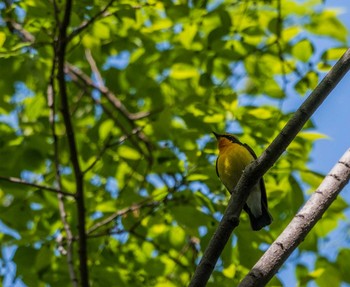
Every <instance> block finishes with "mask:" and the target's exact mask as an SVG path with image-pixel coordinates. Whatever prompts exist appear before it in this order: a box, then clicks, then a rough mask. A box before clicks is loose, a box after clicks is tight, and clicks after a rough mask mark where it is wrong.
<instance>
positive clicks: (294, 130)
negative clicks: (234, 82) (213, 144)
mask: <svg viewBox="0 0 350 287" xmlns="http://www.w3.org/2000/svg"><path fill="white" fill-rule="evenodd" d="M349 69H350V49H348V50H347V51H346V52H345V54H344V55H343V56H342V57H341V59H340V60H339V61H338V62H337V63H336V64H335V66H334V67H333V68H332V70H331V71H330V72H329V73H328V74H327V75H326V77H325V78H324V79H323V80H322V81H321V83H320V84H319V85H318V86H317V87H316V89H315V90H314V91H313V92H312V93H311V95H310V96H309V97H308V98H307V99H306V100H305V102H304V103H303V104H302V105H301V106H300V108H299V109H298V110H297V111H296V112H295V114H294V116H293V117H292V118H291V119H290V121H289V122H288V123H287V124H286V126H285V127H284V128H283V129H282V131H281V132H280V134H279V135H278V136H277V137H276V138H275V140H274V141H273V142H272V143H271V145H270V146H269V147H268V148H267V149H266V150H265V151H264V152H263V154H262V155H261V156H260V157H259V158H258V159H257V160H255V161H254V162H252V163H251V164H250V165H249V166H248V167H247V168H246V169H245V170H244V173H243V176H242V177H241V179H240V180H239V182H238V184H237V186H236V188H235V190H234V192H233V193H232V195H231V198H230V202H229V205H228V207H227V209H226V211H225V214H224V216H223V218H222V220H221V222H220V224H219V226H218V228H217V230H216V231H215V233H214V235H213V237H212V238H211V240H210V242H209V245H208V247H207V249H206V250H205V252H204V255H203V257H202V260H201V262H200V263H199V265H198V267H197V269H196V271H195V274H194V275H193V277H192V280H191V283H190V286H192V287H193V286H205V284H206V283H207V281H208V280H209V277H210V275H211V273H212V272H213V269H214V267H215V264H216V262H217V260H218V258H219V256H220V254H221V252H222V250H223V249H224V247H225V245H226V243H227V241H228V240H229V238H230V236H231V233H232V231H233V229H234V228H235V227H237V226H238V224H239V216H240V214H241V212H242V208H243V205H244V203H245V202H246V200H247V198H248V196H249V191H250V190H251V189H252V187H253V186H254V185H255V184H256V183H257V181H258V180H259V179H260V178H261V177H262V176H263V175H264V173H265V172H266V171H267V170H268V169H269V168H270V167H271V166H272V165H273V164H274V163H275V162H276V160H277V159H278V158H279V157H280V156H281V154H282V153H283V152H284V151H285V149H286V148H287V147H288V145H289V144H290V143H291V142H292V140H293V139H294V137H295V136H296V135H297V134H298V132H299V131H300V130H301V129H302V127H303V126H304V124H305V123H306V122H307V121H308V120H309V118H310V117H311V115H312V114H313V113H314V112H315V110H316V109H317V108H318V107H319V106H320V105H321V104H322V102H323V101H324V100H325V99H326V97H327V96H328V95H329V94H330V92H331V91H332V90H333V89H334V87H335V86H336V85H337V84H338V83H339V81H340V80H341V79H342V78H343V77H344V75H345V74H346V73H347V71H348V70H349Z"/></svg>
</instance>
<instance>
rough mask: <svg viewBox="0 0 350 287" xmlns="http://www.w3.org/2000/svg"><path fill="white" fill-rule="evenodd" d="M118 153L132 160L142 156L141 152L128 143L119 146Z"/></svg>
mask: <svg viewBox="0 0 350 287" xmlns="http://www.w3.org/2000/svg"><path fill="white" fill-rule="evenodd" d="M118 154H119V155H120V156H121V157H123V158H125V159H130V160H138V159H140V157H141V155H140V153H139V152H138V151H137V150H135V149H133V148H131V147H129V146H127V145H122V146H120V147H119V148H118Z"/></svg>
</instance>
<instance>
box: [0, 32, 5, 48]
mask: <svg viewBox="0 0 350 287" xmlns="http://www.w3.org/2000/svg"><path fill="white" fill-rule="evenodd" d="M5 41H6V34H5V33H4V32H0V48H1V47H2V46H3V45H4V43H5Z"/></svg>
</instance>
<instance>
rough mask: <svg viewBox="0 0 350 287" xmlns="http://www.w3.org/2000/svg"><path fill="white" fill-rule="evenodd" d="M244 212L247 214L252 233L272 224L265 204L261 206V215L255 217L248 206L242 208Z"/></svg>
mask: <svg viewBox="0 0 350 287" xmlns="http://www.w3.org/2000/svg"><path fill="white" fill-rule="evenodd" d="M244 210H245V211H246V212H247V213H248V215H249V219H250V225H251V226H252V229H253V230H254V231H257V230H260V229H261V228H263V227H265V226H267V225H270V224H271V222H272V216H271V214H270V213H269V211H268V209H267V207H266V205H265V204H263V203H262V205H261V211H262V213H261V215H260V216H258V217H256V216H254V214H253V213H252V212H251V210H250V209H249V207H248V205H247V204H246V205H245V206H244Z"/></svg>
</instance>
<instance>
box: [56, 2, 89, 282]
mask: <svg viewBox="0 0 350 287" xmlns="http://www.w3.org/2000/svg"><path fill="white" fill-rule="evenodd" d="M71 10H72V0H67V1H66V5H65V11H64V16H63V20H62V21H61V25H60V27H59V37H58V43H57V54H56V56H57V63H58V71H57V79H58V85H59V90H60V95H61V109H62V110H61V112H62V116H63V120H64V124H65V127H66V133H67V139H68V145H69V151H70V161H71V163H72V166H73V171H74V176H75V181H76V203H77V212H78V233H79V261H80V262H79V270H80V281H81V282H80V284H81V285H82V286H84V287H85V286H89V273H88V267H87V247H86V233H85V204H84V184H83V173H82V171H81V168H80V165H79V158H78V151H77V146H76V141H75V135H74V130H73V126H72V122H71V118H70V112H69V104H68V95H67V86H66V80H65V71H64V69H65V53H66V48H67V43H68V39H67V29H68V26H69V22H70V16H71Z"/></svg>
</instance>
